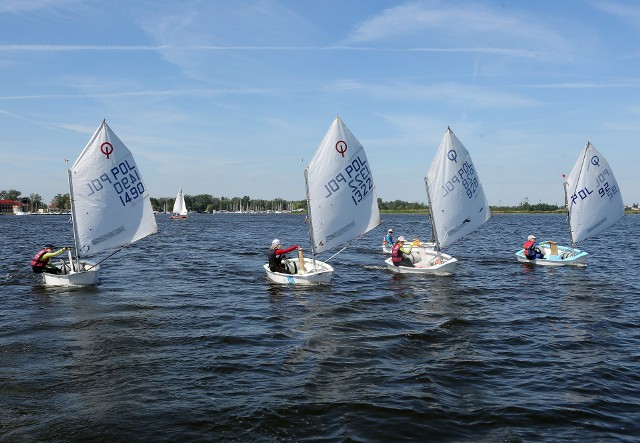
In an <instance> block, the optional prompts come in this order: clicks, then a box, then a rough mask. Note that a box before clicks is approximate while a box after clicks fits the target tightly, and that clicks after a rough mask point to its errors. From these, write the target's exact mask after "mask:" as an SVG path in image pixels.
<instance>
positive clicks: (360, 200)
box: [264, 117, 380, 284]
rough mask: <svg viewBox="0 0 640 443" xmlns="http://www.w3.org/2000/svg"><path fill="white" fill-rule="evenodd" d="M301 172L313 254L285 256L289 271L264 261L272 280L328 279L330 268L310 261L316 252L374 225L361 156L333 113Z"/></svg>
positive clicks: (373, 202) (373, 201)
mask: <svg viewBox="0 0 640 443" xmlns="http://www.w3.org/2000/svg"><path fill="white" fill-rule="evenodd" d="M304 176H305V183H306V188H307V204H308V210H309V213H308V223H309V238H310V240H311V250H312V255H313V256H312V258H305V257H304V256H303V255H302V254H301V252H302V251H298V252H299V256H298V257H297V258H292V259H289V260H288V267H289V270H290V271H291V274H285V273H280V272H274V271H271V270H270V269H269V263H267V264H265V265H264V269H265V271H266V273H267V276H268V277H269V278H270V279H271V280H272V281H274V282H276V283H293V284H313V283H328V282H330V281H331V277H332V275H333V268H332V267H331V266H330V265H329V264H327V263H326V262H323V261H320V260H318V259H316V254H319V253H321V252H324V251H326V250H330V249H333V248H337V247H340V246H343V245H345V244H347V245H348V244H349V243H350V242H351V241H353V240H355V239H357V238H359V237H361V236H362V235H364V234H365V233H367V232H369V231H370V230H371V229H373V228H375V227H376V226H378V225H379V224H380V212H379V210H378V199H377V197H376V190H375V185H374V182H373V176H372V174H371V169H370V168H369V161H368V160H367V155H366V153H365V151H364V148H363V147H362V145H361V144H360V142H359V141H358V140H357V139H356V138H355V136H354V135H353V134H352V133H351V131H350V130H349V128H347V126H346V125H345V124H344V123H343V122H342V120H340V118H339V117H336V118H335V119H334V120H333V123H332V124H331V126H330V127H329V130H328V131H327V133H326V134H325V136H324V138H323V139H322V142H321V143H320V145H319V146H318V148H317V150H316V152H315V154H314V155H313V158H312V159H311V161H310V162H309V165H308V166H307V168H306V169H305V172H304ZM343 249H344V248H343ZM339 252H340V251H338V253H339ZM335 255H337V253H336V254H334V257H335ZM331 258H332V257H331ZM331 258H329V259H331ZM327 261H328V260H327Z"/></svg>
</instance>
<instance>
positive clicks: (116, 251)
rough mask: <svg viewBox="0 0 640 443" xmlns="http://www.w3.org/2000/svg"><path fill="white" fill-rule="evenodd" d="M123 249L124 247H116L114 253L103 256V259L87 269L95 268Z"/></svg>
mask: <svg viewBox="0 0 640 443" xmlns="http://www.w3.org/2000/svg"><path fill="white" fill-rule="evenodd" d="M121 250H122V248H118V249H116V250H115V251H114V252H113V253H112V254H109V255H107V256H106V257H105V258H103V259H102V260H100V261H99V262H98V263H96V264H95V265H93V266H91V267H90V268H88V269H86V270H87V271H90V270H92V269H93V268H95V267H96V266H98V265H99V264H100V263H102V262H103V261H105V260H106V259H108V258H110V257H113V256H114V255H115V254H116V253H118V252H120V251H121Z"/></svg>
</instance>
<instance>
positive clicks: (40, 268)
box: [30, 244, 71, 274]
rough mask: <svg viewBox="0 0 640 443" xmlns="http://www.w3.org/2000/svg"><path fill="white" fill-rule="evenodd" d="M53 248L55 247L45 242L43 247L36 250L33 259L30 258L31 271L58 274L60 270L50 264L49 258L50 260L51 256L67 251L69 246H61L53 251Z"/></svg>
mask: <svg viewBox="0 0 640 443" xmlns="http://www.w3.org/2000/svg"><path fill="white" fill-rule="evenodd" d="M54 249H55V248H54V247H53V245H52V244H46V245H44V248H42V249H41V250H40V251H38V253H37V254H36V255H35V256H34V257H33V259H31V263H30V264H31V269H32V270H33V272H35V273H36V274H41V273H43V272H47V273H49V274H60V272H61V270H60V269H59V268H58V267H56V266H54V265H52V264H50V263H49V260H51V258H52V257H56V256H58V255H60V254H62V253H63V252H65V251H68V250H69V249H71V248H61V249H59V250H57V251H56V252H53V250H54Z"/></svg>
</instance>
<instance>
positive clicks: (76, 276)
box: [42, 260, 100, 286]
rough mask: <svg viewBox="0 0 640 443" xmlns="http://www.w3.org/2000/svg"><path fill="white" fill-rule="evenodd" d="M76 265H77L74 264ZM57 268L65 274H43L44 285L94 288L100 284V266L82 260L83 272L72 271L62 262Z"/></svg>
mask: <svg viewBox="0 0 640 443" xmlns="http://www.w3.org/2000/svg"><path fill="white" fill-rule="evenodd" d="M74 265H75V263H74ZM56 266H58V267H59V268H61V269H63V272H64V273H63V274H49V273H46V272H43V273H42V276H43V278H44V284H45V285H47V286H92V285H97V284H98V283H99V282H100V279H99V275H98V273H99V271H100V265H96V264H95V263H93V262H90V261H86V260H80V266H81V270H80V271H79V272H75V271H72V270H71V268H70V266H69V263H67V262H60V263H56Z"/></svg>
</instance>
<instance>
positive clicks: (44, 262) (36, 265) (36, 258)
mask: <svg viewBox="0 0 640 443" xmlns="http://www.w3.org/2000/svg"><path fill="white" fill-rule="evenodd" d="M46 253H47V250H46V249H43V250H42V251H40V252H38V253H37V254H36V255H35V256H34V257H33V259H31V267H32V268H36V269H42V268H44V267H45V266H47V263H49V259H48V258H47V259H44V260H42V261H41V260H40V258H41V257H42V256H43V255H45V254H46Z"/></svg>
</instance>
